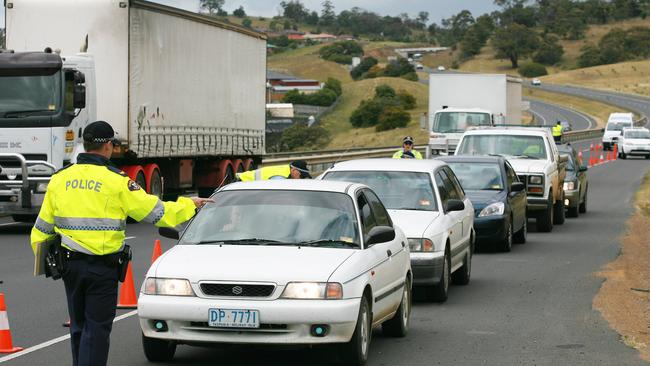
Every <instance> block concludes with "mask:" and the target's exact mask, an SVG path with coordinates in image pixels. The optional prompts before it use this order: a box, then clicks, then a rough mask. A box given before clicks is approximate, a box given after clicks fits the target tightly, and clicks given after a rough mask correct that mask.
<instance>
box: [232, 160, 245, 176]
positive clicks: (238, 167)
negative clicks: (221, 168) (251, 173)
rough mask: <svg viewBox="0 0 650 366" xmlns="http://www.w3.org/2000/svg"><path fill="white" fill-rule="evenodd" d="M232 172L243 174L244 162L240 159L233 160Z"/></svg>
mask: <svg viewBox="0 0 650 366" xmlns="http://www.w3.org/2000/svg"><path fill="white" fill-rule="evenodd" d="M232 167H233V171H234V172H237V173H243V172H245V171H246V169H244V162H243V161H242V160H241V159H235V160H233V162H232Z"/></svg>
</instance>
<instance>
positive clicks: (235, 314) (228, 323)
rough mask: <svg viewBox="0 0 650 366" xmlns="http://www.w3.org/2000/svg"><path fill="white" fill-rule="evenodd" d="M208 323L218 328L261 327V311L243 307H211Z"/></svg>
mask: <svg viewBox="0 0 650 366" xmlns="http://www.w3.org/2000/svg"><path fill="white" fill-rule="evenodd" d="M208 325H209V326H211V327H218V328H259V327H260V312H259V311H257V310H243V309H210V310H209V311H208Z"/></svg>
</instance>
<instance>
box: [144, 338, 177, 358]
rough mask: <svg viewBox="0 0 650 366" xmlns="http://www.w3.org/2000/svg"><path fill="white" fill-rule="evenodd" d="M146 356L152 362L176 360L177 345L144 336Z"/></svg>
mask: <svg viewBox="0 0 650 366" xmlns="http://www.w3.org/2000/svg"><path fill="white" fill-rule="evenodd" d="M142 348H144V355H145V357H147V360H149V361H150V362H167V361H171V360H172V359H173V358H174V354H175V353H176V343H174V342H172V341H166V340H163V339H156V338H149V337H146V336H145V335H144V334H142Z"/></svg>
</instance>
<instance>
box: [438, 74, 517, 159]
mask: <svg viewBox="0 0 650 366" xmlns="http://www.w3.org/2000/svg"><path fill="white" fill-rule="evenodd" d="M521 106H522V102H521V79H519V78H515V77H512V76H508V75H505V74H468V73H432V74H430V75H429V123H428V125H429V144H428V147H427V151H426V156H427V157H431V156H432V155H441V154H442V155H444V154H449V155H453V153H454V151H455V150H456V145H458V141H459V140H460V138H461V137H462V136H463V133H464V132H465V130H467V129H468V128H470V127H475V126H494V125H497V124H512V125H519V124H521Z"/></svg>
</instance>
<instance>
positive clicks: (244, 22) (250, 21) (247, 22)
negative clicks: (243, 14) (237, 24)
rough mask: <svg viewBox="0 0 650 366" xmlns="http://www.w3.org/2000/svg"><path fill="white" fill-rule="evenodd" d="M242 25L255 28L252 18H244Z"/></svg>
mask: <svg viewBox="0 0 650 366" xmlns="http://www.w3.org/2000/svg"><path fill="white" fill-rule="evenodd" d="M241 25H243V26H244V27H246V28H251V27H252V26H253V21H252V20H251V19H250V18H244V19H242V21H241Z"/></svg>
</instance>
